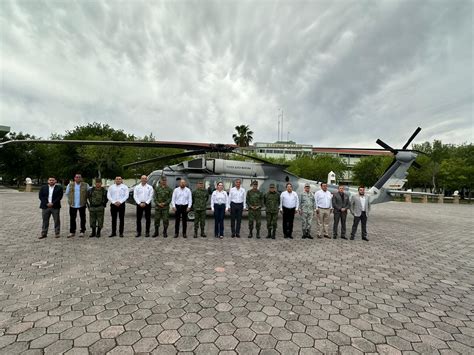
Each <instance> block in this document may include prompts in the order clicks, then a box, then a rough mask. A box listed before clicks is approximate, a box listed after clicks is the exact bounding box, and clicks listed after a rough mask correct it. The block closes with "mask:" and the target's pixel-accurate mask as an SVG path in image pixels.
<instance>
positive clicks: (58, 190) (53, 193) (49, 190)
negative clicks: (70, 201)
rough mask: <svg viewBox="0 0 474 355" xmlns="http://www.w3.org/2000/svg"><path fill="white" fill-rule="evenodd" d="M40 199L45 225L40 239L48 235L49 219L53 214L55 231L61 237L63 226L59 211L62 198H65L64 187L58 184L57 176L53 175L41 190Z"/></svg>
mask: <svg viewBox="0 0 474 355" xmlns="http://www.w3.org/2000/svg"><path fill="white" fill-rule="evenodd" d="M38 196H39V199H40V201H41V204H40V208H41V216H42V217H43V226H42V228H41V236H40V237H39V238H40V239H43V238H46V237H47V235H48V228H49V219H50V217H51V216H53V220H54V233H55V236H56V238H59V232H60V228H61V220H60V218H59V211H60V209H61V199H62V198H63V188H62V187H61V186H59V185H56V178H55V177H53V176H51V177H50V178H49V179H48V185H45V186H42V187H41V189H40V191H39V195H38Z"/></svg>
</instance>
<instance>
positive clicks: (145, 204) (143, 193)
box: [133, 175, 154, 238]
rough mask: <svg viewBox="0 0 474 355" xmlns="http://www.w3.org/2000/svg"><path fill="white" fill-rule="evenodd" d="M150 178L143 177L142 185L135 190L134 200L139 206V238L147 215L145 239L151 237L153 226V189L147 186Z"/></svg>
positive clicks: (141, 178)
mask: <svg viewBox="0 0 474 355" xmlns="http://www.w3.org/2000/svg"><path fill="white" fill-rule="evenodd" d="M147 182H148V177H147V176H146V175H142V176H141V177H140V183H139V184H138V185H137V186H135V188H134V189H133V199H134V200H135V203H136V204H137V235H136V238H139V237H140V236H141V234H142V218H143V214H145V238H147V237H149V236H150V224H151V200H152V199H153V192H154V191H153V187H151V185H148V184H147Z"/></svg>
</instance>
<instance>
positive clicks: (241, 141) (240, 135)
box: [232, 125, 253, 147]
mask: <svg viewBox="0 0 474 355" xmlns="http://www.w3.org/2000/svg"><path fill="white" fill-rule="evenodd" d="M235 130H236V131H237V133H234V134H233V135H232V139H233V140H234V142H235V144H237V145H238V146H239V147H248V146H249V145H250V143H251V142H252V141H253V136H252V135H253V132H252V131H251V130H250V128H249V126H248V125H240V126H235Z"/></svg>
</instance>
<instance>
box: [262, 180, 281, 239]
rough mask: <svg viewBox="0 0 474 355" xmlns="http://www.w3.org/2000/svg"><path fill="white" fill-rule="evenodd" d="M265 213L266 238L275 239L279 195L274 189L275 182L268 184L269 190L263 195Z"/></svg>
mask: <svg viewBox="0 0 474 355" xmlns="http://www.w3.org/2000/svg"><path fill="white" fill-rule="evenodd" d="M264 204H265V214H266V216H267V230H268V235H267V238H271V239H275V233H276V229H277V220H278V209H279V207H280V195H279V194H278V192H277V191H276V190H275V184H270V188H269V191H268V192H267V193H266V194H265V196H264Z"/></svg>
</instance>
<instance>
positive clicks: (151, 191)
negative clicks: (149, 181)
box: [145, 185, 155, 205]
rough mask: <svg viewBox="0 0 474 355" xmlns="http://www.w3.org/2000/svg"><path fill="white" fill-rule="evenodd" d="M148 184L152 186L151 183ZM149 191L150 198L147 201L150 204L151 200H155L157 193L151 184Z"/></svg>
mask: <svg viewBox="0 0 474 355" xmlns="http://www.w3.org/2000/svg"><path fill="white" fill-rule="evenodd" d="M147 186H150V185H147ZM147 193H148V198H147V199H146V201H145V203H146V204H147V205H149V204H150V203H151V201H152V200H153V195H154V194H155V190H154V189H153V187H151V186H150V187H149V188H147Z"/></svg>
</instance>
